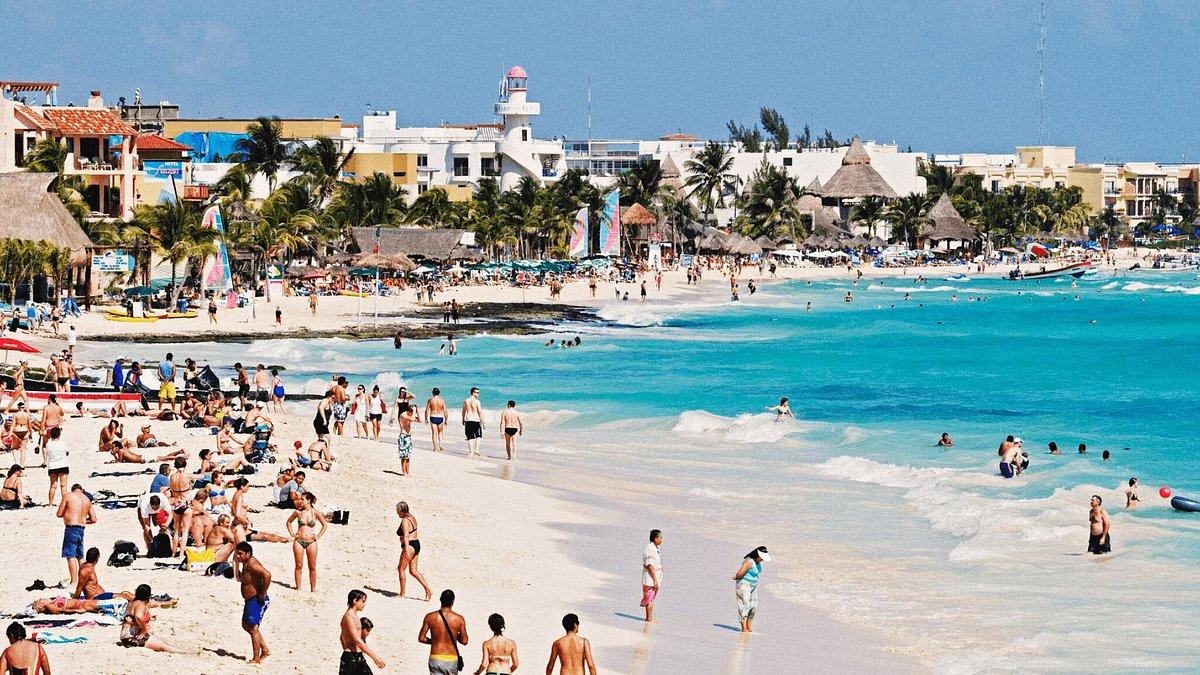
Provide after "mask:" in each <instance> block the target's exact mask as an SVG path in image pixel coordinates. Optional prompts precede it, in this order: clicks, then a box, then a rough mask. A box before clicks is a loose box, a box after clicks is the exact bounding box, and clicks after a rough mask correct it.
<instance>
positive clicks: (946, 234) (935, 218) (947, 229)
mask: <svg viewBox="0 0 1200 675" xmlns="http://www.w3.org/2000/svg"><path fill="white" fill-rule="evenodd" d="M921 236H923V237H924V238H926V239H928V240H930V241H944V240H948V239H953V240H955V241H979V233H978V232H976V231H975V228H973V227H971V226H970V225H967V223H966V222H965V221H964V220H963V218H962V216H961V215H959V213H958V209H956V208H954V202H952V201H950V195H948V194H946V193H945V192H943V193H942V196H941V197H939V198H938V200H937V203H936V204H934V205H933V208H932V209H930V210H929V215H928V216H926V217H925V227H924V229H923V231H922V232H921Z"/></svg>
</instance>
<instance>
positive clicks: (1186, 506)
mask: <svg viewBox="0 0 1200 675" xmlns="http://www.w3.org/2000/svg"><path fill="white" fill-rule="evenodd" d="M1171 506H1172V507H1174V508H1175V510H1176V511H1188V512H1191V513H1197V512H1200V501H1196V500H1195V499H1188V498H1187V497H1171Z"/></svg>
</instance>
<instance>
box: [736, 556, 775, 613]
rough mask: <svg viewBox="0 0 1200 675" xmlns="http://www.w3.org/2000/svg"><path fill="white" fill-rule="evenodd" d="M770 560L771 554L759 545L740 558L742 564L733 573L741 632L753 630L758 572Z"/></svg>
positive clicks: (756, 603)
mask: <svg viewBox="0 0 1200 675" xmlns="http://www.w3.org/2000/svg"><path fill="white" fill-rule="evenodd" d="M770 561H771V555H770V554H769V553H767V547H766V546H759V547H758V548H756V549H754V550H753V551H750V552H749V553H747V554H746V556H745V557H744V558H743V559H742V566H741V567H739V568H738V571H737V574H735V575H733V580H734V581H735V582H737V585H736V586H735V590H736V592H737V607H738V621H739V622H741V625H742V632H743V633H753V632H754V630H753V625H752V624H753V623H754V614H755V611H756V610H757V609H758V574H759V572H761V571H762V564H763V563H765V562H770Z"/></svg>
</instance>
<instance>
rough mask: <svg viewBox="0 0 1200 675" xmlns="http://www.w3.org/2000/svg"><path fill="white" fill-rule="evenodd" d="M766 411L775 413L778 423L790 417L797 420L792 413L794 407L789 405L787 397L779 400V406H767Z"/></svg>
mask: <svg viewBox="0 0 1200 675" xmlns="http://www.w3.org/2000/svg"><path fill="white" fill-rule="evenodd" d="M765 410H766V411H767V412H773V413H775V421H776V422H782V421H783V420H784V419H785V418H788V417H790V418H792V419H793V420H794V419H796V415H794V414H793V413H792V407H791V406H789V405H788V399H787V397H786V396H784V397H783V398H781V399H779V405H772V406H767V407H766V408H765Z"/></svg>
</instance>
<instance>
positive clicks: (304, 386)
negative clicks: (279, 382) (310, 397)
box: [285, 377, 329, 394]
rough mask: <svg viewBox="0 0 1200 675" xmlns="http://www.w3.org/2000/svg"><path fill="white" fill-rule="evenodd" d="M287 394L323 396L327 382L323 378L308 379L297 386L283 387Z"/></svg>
mask: <svg viewBox="0 0 1200 675" xmlns="http://www.w3.org/2000/svg"><path fill="white" fill-rule="evenodd" d="M285 386H286V388H287V391H288V392H292V393H297V394H324V393H325V389H326V388H327V387H328V386H329V380H327V379H325V378H323V377H310V378H308V379H307V380H305V381H304V382H302V383H300V384H299V385H285Z"/></svg>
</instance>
